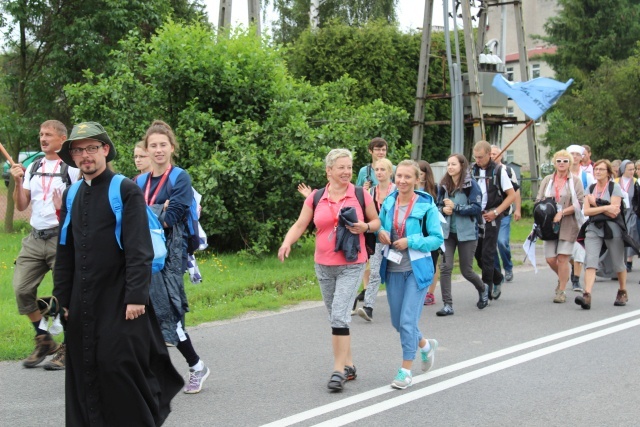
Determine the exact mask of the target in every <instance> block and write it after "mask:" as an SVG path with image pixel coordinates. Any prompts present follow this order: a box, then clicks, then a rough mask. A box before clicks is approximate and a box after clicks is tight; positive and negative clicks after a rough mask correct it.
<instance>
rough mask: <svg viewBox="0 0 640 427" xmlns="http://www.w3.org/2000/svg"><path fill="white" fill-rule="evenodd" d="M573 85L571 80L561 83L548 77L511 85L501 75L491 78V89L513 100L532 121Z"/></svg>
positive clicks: (511, 83)
mask: <svg viewBox="0 0 640 427" xmlns="http://www.w3.org/2000/svg"><path fill="white" fill-rule="evenodd" d="M571 83H573V79H569V81H568V82H566V83H562V82H559V81H557V80H553V79H550V78H548V77H538V78H537V79H533V80H529V81H527V82H520V83H513V82H510V81H508V80H507V79H505V78H504V77H503V76H502V75H501V74H496V76H495V77H494V78H493V87H495V88H496V89H497V90H498V91H499V92H501V93H503V94H505V95H506V96H507V97H509V98H511V99H513V100H514V101H515V103H516V104H518V107H520V109H521V110H522V111H523V112H524V113H525V114H526V115H527V116H528V117H530V118H532V119H533V120H538V119H539V118H540V116H542V115H543V114H544V113H545V112H546V111H547V110H548V109H549V108H551V106H552V105H553V104H555V103H556V101H557V100H558V98H560V95H562V94H563V93H564V91H565V90H567V88H568V87H569V86H571Z"/></svg>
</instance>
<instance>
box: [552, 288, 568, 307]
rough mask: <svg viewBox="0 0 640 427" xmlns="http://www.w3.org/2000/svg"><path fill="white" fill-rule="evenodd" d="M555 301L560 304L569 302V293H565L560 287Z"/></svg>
mask: <svg viewBox="0 0 640 427" xmlns="http://www.w3.org/2000/svg"><path fill="white" fill-rule="evenodd" d="M553 302H555V303H558V304H563V303H565V302H567V294H565V293H564V291H561V290H560V289H558V290H557V291H556V297H555V298H554V299H553Z"/></svg>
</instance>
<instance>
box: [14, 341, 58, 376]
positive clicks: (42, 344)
mask: <svg viewBox="0 0 640 427" xmlns="http://www.w3.org/2000/svg"><path fill="white" fill-rule="evenodd" d="M35 341H36V348H34V349H33V353H31V354H30V355H29V357H27V358H26V359H24V360H23V361H22V366H24V367H25V368H35V367H36V366H37V365H38V364H39V363H40V362H42V361H43V360H44V358H45V357H47V356H48V355H49V354H53V353H55V352H56V351H58V348H59V347H60V345H59V344H58V343H56V342H55V341H54V340H53V337H52V336H51V334H44V335H38V336H37V337H36V338H35Z"/></svg>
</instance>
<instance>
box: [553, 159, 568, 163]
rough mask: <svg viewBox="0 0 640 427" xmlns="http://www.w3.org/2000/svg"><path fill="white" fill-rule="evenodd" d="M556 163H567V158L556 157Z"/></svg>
mask: <svg viewBox="0 0 640 427" xmlns="http://www.w3.org/2000/svg"><path fill="white" fill-rule="evenodd" d="M556 163H569V159H556Z"/></svg>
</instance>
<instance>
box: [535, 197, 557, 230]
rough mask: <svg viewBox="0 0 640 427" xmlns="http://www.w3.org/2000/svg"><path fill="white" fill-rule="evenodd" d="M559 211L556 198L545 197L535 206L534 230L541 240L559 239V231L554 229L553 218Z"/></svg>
mask: <svg viewBox="0 0 640 427" xmlns="http://www.w3.org/2000/svg"><path fill="white" fill-rule="evenodd" d="M557 213H558V208H557V207H556V200H555V198H553V197H545V198H544V199H542V200H540V201H539V202H536V204H535V205H534V207H533V223H534V231H535V233H536V235H537V236H538V238H540V239H541V240H558V233H557V232H555V231H554V230H553V218H554V217H555V216H556V214H557Z"/></svg>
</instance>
